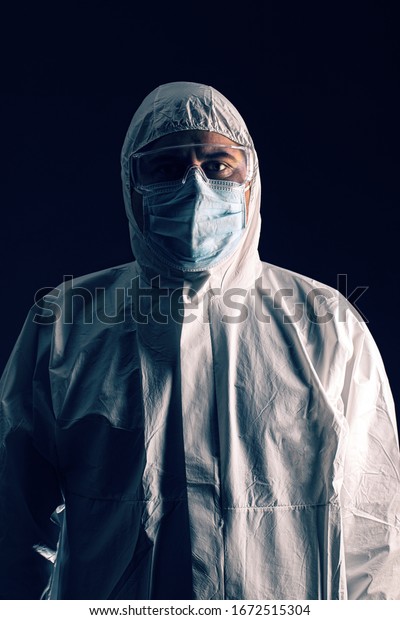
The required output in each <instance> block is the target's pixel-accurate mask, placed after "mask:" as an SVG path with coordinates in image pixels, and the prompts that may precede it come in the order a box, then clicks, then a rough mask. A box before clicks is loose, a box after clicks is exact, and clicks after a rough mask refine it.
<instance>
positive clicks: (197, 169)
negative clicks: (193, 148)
mask: <svg viewBox="0 0 400 620" xmlns="http://www.w3.org/2000/svg"><path fill="white" fill-rule="evenodd" d="M196 172H197V173H198V174H200V176H201V177H202V179H203V181H205V182H206V183H208V178H207V176H206V174H205V172H204V170H203V168H202V167H201V165H200V164H193V163H191V164H190V165H189V166H188V167H187V168H186V170H185V174H184V175H183V177H182V183H183V184H185V183H186V181H187V179H188V177H189V175H191V174H193V175H194V174H196Z"/></svg>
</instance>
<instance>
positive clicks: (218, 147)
mask: <svg viewBox="0 0 400 620" xmlns="http://www.w3.org/2000/svg"><path fill="white" fill-rule="evenodd" d="M193 149H197V150H198V151H199V152H200V153H201V155H200V157H199V159H200V161H202V163H201V164H197V163H193V162H191V163H188V164H187V165H185V164H182V170H181V172H182V174H181V173H179V175H178V176H177V178H171V179H168V178H164V179H161V180H155V181H151V182H150V183H147V182H146V183H143V182H142V183H141V182H140V178H138V177H139V176H140V172H139V171H138V169H139V166H140V163H141V161H142V160H143V158H144V157H146V156H150V157H154V158H156V157H157V155H160V156H162V155H163V154H167V153H169V152H172V153H174V151H175V152H179V151H182V152H183V151H185V150H188V151H190V150H193ZM229 150H232V151H233V152H236V151H242V152H243V153H244V156H245V165H246V175H245V177H244V179H243V180H240V181H239V182H238V181H235V180H234V179H232V178H229V177H226V178H224V177H223V176H222V177H221V178H218V175H217V173H216V175H215V177H211V178H210V177H209V176H208V175H207V171H205V170H204V169H203V167H202V165H203V163H207V162H212V161H218V158H217V157H216V155H218V153H219V152H222V153H223V152H224V151H225V152H226V151H228V152H229ZM182 160H183V158H182ZM176 162H177V163H178V162H179V158H178V157H177V158H176ZM194 168H197V169H199V171H200V172H201V174H202V176H203V178H204V179H205V180H206V181H207V182H208V181H227V182H234V183H239V184H240V185H246V183H249V182H250V181H251V180H252V179H253V178H254V174H255V157H254V151H253V149H252V148H251V147H249V146H244V145H240V144H219V143H216V144H212V143H211V144H210V143H201V142H200V143H199V142H193V143H189V144H177V145H172V146H165V147H161V148H158V149H150V150H148V151H138V152H137V153H132V154H131V156H130V175H131V179H132V182H133V187H134V188H135V189H136V190H137V191H140V190H141V189H143V190H145V189H146V188H148V187H149V188H150V187H152V186H153V185H158V184H163V185H164V184H166V185H168V184H170V183H174V184H175V183H177V182H179V181H180V182H181V183H182V184H184V183H185V182H186V178H187V176H188V174H189V172H190V170H192V169H194Z"/></svg>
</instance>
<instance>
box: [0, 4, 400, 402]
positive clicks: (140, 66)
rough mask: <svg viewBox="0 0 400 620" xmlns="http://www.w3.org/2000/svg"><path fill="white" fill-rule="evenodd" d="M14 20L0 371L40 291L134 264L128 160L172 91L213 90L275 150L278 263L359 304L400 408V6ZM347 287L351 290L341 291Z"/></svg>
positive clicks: (6, 87) (267, 240) (18, 8)
mask: <svg viewBox="0 0 400 620" xmlns="http://www.w3.org/2000/svg"><path fill="white" fill-rule="evenodd" d="M13 6H14V8H13V9H10V8H9V9H8V11H7V14H5V13H4V9H3V15H2V19H1V26H0V28H1V31H0V41H1V45H2V50H1V63H2V70H1V110H0V119H1V183H0V200H1V239H0V249H1V257H0V260H1V262H0V265H1V282H2V301H1V304H0V313H1V316H0V325H1V350H0V368H1V369H2V368H3V366H4V364H5V363H6V360H7V358H8V356H9V354H10V352H11V349H12V346H13V344H14V342H15V339H16V338H17V336H18V333H19V331H20V329H21V327H22V324H23V321H24V318H25V316H26V314H27V311H28V309H29V307H30V306H31V305H32V303H33V297H34V294H35V292H36V291H37V290H38V289H40V288H41V287H47V286H50V287H51V286H55V285H57V284H58V283H59V282H60V281H61V280H62V278H63V276H64V275H67V274H68V275H74V276H78V275H82V274H84V273H88V272H91V271H96V270H100V269H103V268H106V267H109V266H112V265H117V264H120V263H124V262H127V261H129V260H131V250H130V245H129V235H128V226H127V221H126V218H125V213H124V207H123V201H122V192H121V181H120V165H119V156H120V150H121V147H122V142H123V139H124V136H125V132H126V130H127V127H128V124H129V122H130V119H131V117H132V114H133V112H134V111H135V109H136V107H137V106H138V105H139V103H140V102H141V101H142V99H143V98H144V97H145V95H147V93H148V92H149V91H150V90H152V89H153V88H155V87H156V86H158V85H159V84H161V83H165V82H169V81H176V80H187V81H195V82H203V83H207V84H211V85H212V86H214V87H216V88H217V89H218V90H220V91H221V92H222V93H224V94H225V95H226V96H227V97H228V98H229V99H230V100H231V101H232V102H233V103H234V104H235V105H236V106H237V108H238V109H239V111H240V112H241V113H242V115H243V116H244V118H245V120H246V121H247V124H248V126H249V129H250V132H251V133H252V135H253V138H254V141H255V144H256V148H257V151H258V154H259V158H260V160H261V174H262V184H263V202H262V216H263V230H262V237H261V244H260V253H261V257H262V259H263V260H266V261H269V262H272V263H275V264H278V265H281V266H283V267H287V268H289V269H292V270H294V271H297V272H299V273H303V274H306V275H308V276H312V277H314V278H315V279H317V280H320V281H322V282H324V283H326V284H329V285H332V286H335V287H338V280H337V274H347V287H348V290H347V295H349V294H350V293H351V292H352V291H353V289H355V288H356V287H358V286H365V287H368V289H367V291H366V292H365V293H364V294H363V295H362V297H360V299H359V301H356V303H357V307H358V309H359V310H360V311H361V312H362V313H363V314H364V316H365V317H366V319H367V320H368V326H369V328H370V330H371V332H372V334H373V336H374V338H375V340H376V342H377V344H378V346H379V348H380V351H381V353H382V356H383V359H384V361H385V365H386V369H387V373H388V376H389V380H390V382H391V385H392V390H393V393H394V396H395V401H396V402H397V403H398V402H399V398H400V385H399V379H398V372H397V367H398V349H399V339H398V308H399V290H398V280H399V278H398V265H399V260H398V246H399V242H398V229H399V132H398V126H397V125H398V116H399V109H400V105H399V104H400V97H399V94H400V84H399V68H400V67H399V64H400V63H399V60H400V50H399V38H400V35H399V21H398V18H397V14H396V11H395V6H396V3H395V2H393V3H378V2H376V3H367V2H363V3H361V2H360V3H357V4H355V3H348V4H346V5H345V4H343V5H342V4H340V3H323V2H318V3H317V2H316V3H311V4H310V3H303V2H293V3H286V2H270V3H269V2H265V3H259V6H255V5H254V4H251V3H246V4H243V5H241V4H239V5H228V4H224V5H223V6H219V5H218V6H217V7H214V6H211V5H209V4H205V5H202V4H200V3H196V4H195V5H193V6H192V5H182V6H179V5H177V4H174V5H171V6H168V5H165V4H164V5H162V6H161V9H160V8H159V7H157V5H153V4H149V5H148V7H147V8H146V7H143V6H141V8H140V9H139V8H138V7H137V6H135V3H134V2H130V3H117V2H114V3H112V2H105V1H102V2H96V3H92V4H90V3H88V2H80V3H79V4H76V5H74V4H73V3H69V4H64V3H63V2H60V3H53V4H52V5H49V7H48V8H45V7H44V5H43V4H40V5H39V6H37V4H36V3H30V4H29V5H28V4H27V5H24V4H21V3H18V2H16V3H15V4H14V5H13ZM339 288H341V290H342V292H344V293H346V291H345V290H344V289H343V286H342V285H340V287H339Z"/></svg>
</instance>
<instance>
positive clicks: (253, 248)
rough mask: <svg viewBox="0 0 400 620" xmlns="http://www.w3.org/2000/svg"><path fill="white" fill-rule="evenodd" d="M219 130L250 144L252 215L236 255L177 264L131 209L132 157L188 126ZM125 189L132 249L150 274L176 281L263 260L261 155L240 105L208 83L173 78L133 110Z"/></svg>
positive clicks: (126, 144) (123, 160) (124, 163)
mask: <svg viewBox="0 0 400 620" xmlns="http://www.w3.org/2000/svg"><path fill="white" fill-rule="evenodd" d="M194 130H196V131H206V132H214V133H217V134H220V135H221V136H224V138H228V139H229V140H231V141H232V142H234V143H236V144H237V145H240V146H244V147H248V148H249V149H251V151H252V153H253V158H254V162H255V166H254V170H255V172H254V176H253V179H252V182H251V187H250V190H249V191H250V200H249V205H248V217H247V222H246V227H245V230H244V234H243V235H242V236H241V238H240V242H239V244H238V245H237V247H235V249H234V251H233V252H232V253H231V254H228V256H227V257H226V258H224V259H223V260H222V261H221V262H218V264H217V265H216V266H215V267H208V268H207V269H193V270H185V269H175V268H173V267H171V266H169V265H168V264H167V263H166V262H165V261H163V260H162V259H161V258H160V256H159V255H157V253H156V252H154V251H153V250H152V249H151V247H150V246H149V245H148V244H147V243H146V240H145V238H144V235H143V233H142V231H141V227H140V226H139V225H138V222H137V221H136V219H135V217H134V211H133V208H132V194H133V187H132V179H131V157H132V154H134V153H138V152H139V151H142V150H143V149H145V147H148V145H149V144H150V143H152V142H154V141H155V140H159V139H160V138H163V137H164V136H167V135H170V134H174V133H176V132H184V131H194ZM121 166H122V181H123V194H124V202H125V208H126V213H127V216H128V219H129V226H130V233H131V244H132V249H133V253H134V255H135V258H136V260H137V262H138V263H139V266H140V268H141V270H142V271H143V272H144V273H145V274H147V276H148V277H154V276H155V275H161V276H164V277H167V278H168V279H173V280H180V281H182V279H184V280H194V279H195V278H197V277H199V276H201V278H202V279H204V277H206V276H207V275H211V274H212V273H221V275H224V274H225V272H226V271H227V270H231V269H232V268H233V269H234V271H235V272H237V270H238V269H243V268H244V267H245V264H247V265H248V263H249V261H253V262H254V260H258V253H257V246H258V240H259V229H260V215H259V208H260V178H259V173H258V166H257V155H256V153H255V150H254V145H253V141H252V139H251V136H250V134H249V132H248V130H247V127H246V124H245V122H244V120H243V118H242V117H241V115H240V114H239V112H238V111H237V110H236V108H235V107H234V106H233V105H232V104H231V103H230V102H229V101H228V100H227V99H226V97H224V96H223V95H222V94H221V93H220V92H218V91H217V90H215V89H214V88H212V87H211V86H206V85H203V84H196V83H193V82H172V83H169V84H164V85H161V86H159V87H157V88H156V89H155V90H153V91H152V92H151V93H150V94H149V95H147V97H146V98H145V99H144V101H143V102H142V104H141V105H140V106H139V108H138V109H137V111H136V113H135V114H134V116H133V118H132V121H131V124H130V126H129V128H128V132H127V135H126V138H125V141H124V145H123V148H122V155H121Z"/></svg>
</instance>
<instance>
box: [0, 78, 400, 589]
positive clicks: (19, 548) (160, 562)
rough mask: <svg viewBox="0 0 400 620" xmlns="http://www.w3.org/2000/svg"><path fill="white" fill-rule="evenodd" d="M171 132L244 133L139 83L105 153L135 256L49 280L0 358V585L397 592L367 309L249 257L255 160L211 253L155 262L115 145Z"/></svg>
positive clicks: (387, 429) (392, 426)
mask: <svg viewBox="0 0 400 620" xmlns="http://www.w3.org/2000/svg"><path fill="white" fill-rule="evenodd" d="M190 129H203V130H206V131H217V132H219V133H221V134H222V135H224V136H226V137H228V138H230V139H232V140H234V141H236V142H238V143H239V144H244V145H249V146H251V147H252V146H253V144H252V140H251V138H250V136H249V135H248V132H247V129H246V126H245V124H244V121H243V119H241V117H240V115H239V114H238V113H237V111H236V110H235V109H234V108H233V106H232V105H231V104H230V103H229V102H228V101H227V100H226V99H225V98H224V97H223V96H222V95H221V94H220V93H218V92H217V91H215V89H213V88H211V87H208V86H203V85H197V84H192V83H182V82H180V83H172V84H167V85H164V86H161V87H159V88H157V89H156V90H155V91H153V93H151V94H150V95H149V96H148V97H147V98H146V99H145V100H144V102H143V104H142V105H141V106H140V108H139V110H138V112H137V113H136V114H135V116H134V118H133V121H132V124H131V126H130V128H129V130H128V134H127V137H126V140H125V143H124V147H123V152H122V178H123V188H124V198H125V204H126V210H127V214H128V217H129V222H130V230H131V238H132V247H133V252H134V255H135V258H136V260H135V261H134V262H132V263H129V264H127V265H122V266H119V267H115V268H111V269H107V270H105V271H102V272H98V273H94V274H90V275H87V276H84V277H82V278H79V279H77V280H75V281H74V282H73V284H72V285H71V283H69V284H66V285H65V286H62V287H61V286H60V287H59V288H58V289H56V290H55V291H53V293H52V294H50V295H48V296H47V298H46V300H45V303H43V304H41V306H42V308H41V310H39V309H38V307H34V308H33V309H32V311H31V313H30V315H29V317H28V318H27V321H26V324H25V327H24V329H23V331H22V333H21V336H20V338H19V340H18V342H17V344H16V346H15V349H14V352H13V355H12V357H11V359H10V361H9V363H8V366H7V368H6V370H5V373H4V376H3V379H2V386H1V418H0V419H1V446H2V460H1V478H0V480H1V483H0V484H1V489H0V490H1V493H0V498H1V499H0V501H1V528H0V537H1V538H0V543H1V552H0V558H1V560H0V564H1V567H0V591H1V595H2V596H3V598H38V597H40V596H43V597H45V598H62V599H130V600H133V599H170V600H171V599H203V600H204V599H245V600H246V599H247V600H250V599H252V600H254V599H267V600H268V599H275V600H282V599H289V600H290V599H291V600H293V599H297V600H307V599H346V598H350V599H397V598H400V597H399V593H400V579H399V574H400V531H399V528H400V523H399V514H400V510H399V507H400V466H399V450H398V438H397V429H396V420H395V413H394V405H393V401H392V397H391V393H390V388H389V385H388V381H387V378H386V375H385V370H384V367H383V364H382V361H381V358H380V355H379V352H378V350H377V348H376V345H375V343H374V341H373V339H372V337H371V335H370V333H369V331H368V329H367V327H366V325H365V324H364V323H363V322H362V321H361V320H360V318H359V316H358V315H357V313H356V312H355V310H354V309H353V308H352V307H351V306H350V305H349V304H348V302H347V301H346V300H345V299H344V298H343V297H342V296H340V295H339V293H338V292H337V291H335V290H334V289H332V288H330V287H327V286H325V285H323V284H321V283H318V282H316V281H314V280H312V279H310V278H308V277H305V276H302V275H299V274H296V273H293V272H290V271H288V270H286V269H282V268H279V267H276V266H274V265H271V264H267V263H262V262H261V261H260V259H259V256H258V252H257V245H258V241H259V230H260V211H259V210H260V195H261V189H260V178H259V175H258V174H257V176H256V179H255V181H254V182H253V185H252V189H251V201H250V207H249V221H248V224H247V227H246V231H245V234H244V235H243V238H242V240H241V242H240V244H239V247H238V249H237V250H236V251H235V253H234V254H233V255H232V256H231V257H229V258H228V259H227V260H226V261H224V262H223V263H222V264H221V265H219V266H218V267H216V268H214V269H210V270H209V271H203V272H199V273H184V274H183V275H182V273H180V272H176V271H174V270H171V269H170V268H169V267H168V266H167V265H165V264H164V263H163V262H162V261H160V260H158V257H157V256H154V255H153V254H152V253H151V251H150V250H149V248H148V247H147V246H146V243H145V241H144V239H143V237H142V235H141V232H140V230H139V227H138V226H137V224H136V222H135V219H134V217H133V215H132V210H131V187H130V178H129V155H130V153H132V152H134V151H136V150H139V149H140V148H141V147H143V146H144V145H146V144H148V143H149V142H151V141H153V140H155V139H157V138H159V137H161V136H163V135H166V134H168V133H171V132H174V131H182V130H183V131H184V130H190ZM139 279H140V284H141V287H142V291H141V298H140V300H139V295H138V282H139ZM143 289H146V295H143ZM160 289H161V290H160ZM182 294H186V295H187V296H186V297H185V298H184V299H185V302H186V303H185V305H182V304H181V305H179V304H180V301H182V300H180V296H181V295H182ZM78 295H81V296H80V297H78ZM74 296H75V304H74V306H73V313H72V309H71V308H72V304H71V299H72V298H73V297H74ZM57 309H58V312H59V317H58V320H56V321H55V320H53V319H54V313H55V311H56V310H57ZM38 315H40V316H38ZM72 315H73V316H72ZM182 315H183V316H184V319H185V320H182ZM34 317H35V321H33V318H34ZM43 317H44V318H45V319H47V320H48V323H47V324H45V323H44V322H43ZM146 317H147V321H146ZM179 317H180V318H179ZM165 319H166V320H165ZM64 505H65V509H64V508H63V506H64ZM57 507H58V509H57V510H56V508H57ZM52 514H53V517H52V520H50V516H51V515H52ZM59 529H60V535H59ZM57 544H58V547H57V553H56V557H55V554H54V551H55V550H56V546H57Z"/></svg>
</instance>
